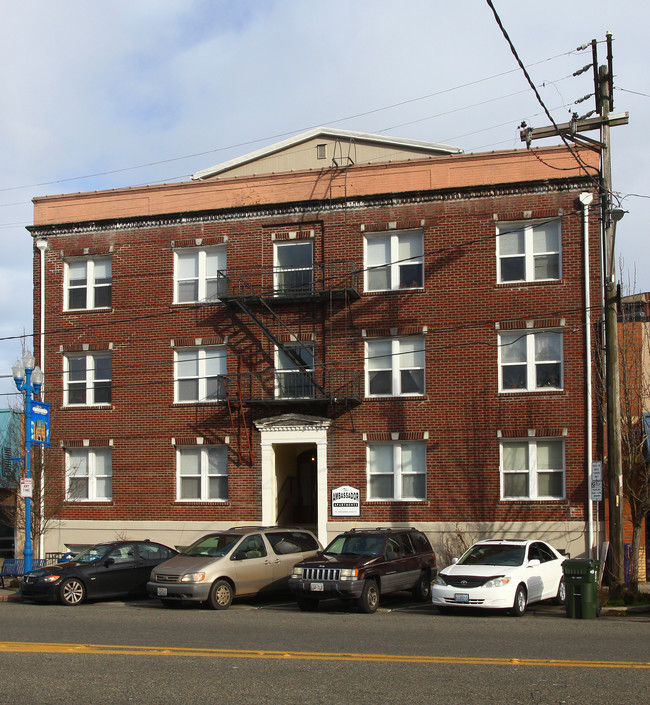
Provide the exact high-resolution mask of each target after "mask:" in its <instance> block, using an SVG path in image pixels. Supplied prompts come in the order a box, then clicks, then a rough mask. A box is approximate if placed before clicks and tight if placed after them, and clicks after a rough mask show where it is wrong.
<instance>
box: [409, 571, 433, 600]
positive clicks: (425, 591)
mask: <svg viewBox="0 0 650 705" xmlns="http://www.w3.org/2000/svg"><path fill="white" fill-rule="evenodd" d="M413 597H414V599H416V600H417V601H418V602H426V601H427V600H428V599H429V598H430V597H431V576H430V575H429V572H428V571H426V570H423V571H422V572H421V573H420V577H419V578H418V581H417V583H416V584H415V587H414V588H413Z"/></svg>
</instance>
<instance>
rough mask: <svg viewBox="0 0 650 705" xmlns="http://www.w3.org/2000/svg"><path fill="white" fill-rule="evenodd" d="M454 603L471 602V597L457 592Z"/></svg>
mask: <svg viewBox="0 0 650 705" xmlns="http://www.w3.org/2000/svg"><path fill="white" fill-rule="evenodd" d="M454 602H469V595H468V594H467V593H466V592H457V593H456V594H455V595H454Z"/></svg>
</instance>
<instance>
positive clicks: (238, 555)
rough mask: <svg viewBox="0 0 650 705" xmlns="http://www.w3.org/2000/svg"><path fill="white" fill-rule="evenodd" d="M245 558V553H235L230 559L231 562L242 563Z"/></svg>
mask: <svg viewBox="0 0 650 705" xmlns="http://www.w3.org/2000/svg"><path fill="white" fill-rule="evenodd" d="M244 558H246V551H237V553H235V554H234V555H233V557H232V559H233V561H243V560H244Z"/></svg>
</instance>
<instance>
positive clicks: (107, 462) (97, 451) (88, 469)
mask: <svg viewBox="0 0 650 705" xmlns="http://www.w3.org/2000/svg"><path fill="white" fill-rule="evenodd" d="M111 455H112V454H111V449H110V448H68V449H67V450H66V453H65V480H66V498H67V499H68V501H70V502H103V501H109V500H111V499H112V498H113V468H112V464H111Z"/></svg>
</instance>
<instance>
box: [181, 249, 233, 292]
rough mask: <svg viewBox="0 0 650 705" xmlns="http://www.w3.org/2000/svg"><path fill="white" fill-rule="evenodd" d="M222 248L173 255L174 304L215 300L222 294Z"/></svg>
mask: <svg viewBox="0 0 650 705" xmlns="http://www.w3.org/2000/svg"><path fill="white" fill-rule="evenodd" d="M225 272H226V248H225V247H202V248H198V247H193V248H190V249H186V250H176V251H175V252H174V303H193V302H199V301H216V300H217V299H218V298H219V295H220V294H222V293H223V292H224V287H225V285H226V284H225V279H224V278H223V277H222V276H220V275H223V274H225Z"/></svg>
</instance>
